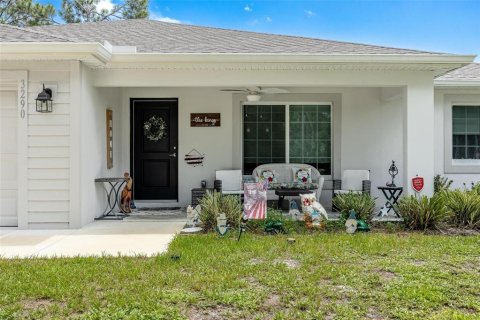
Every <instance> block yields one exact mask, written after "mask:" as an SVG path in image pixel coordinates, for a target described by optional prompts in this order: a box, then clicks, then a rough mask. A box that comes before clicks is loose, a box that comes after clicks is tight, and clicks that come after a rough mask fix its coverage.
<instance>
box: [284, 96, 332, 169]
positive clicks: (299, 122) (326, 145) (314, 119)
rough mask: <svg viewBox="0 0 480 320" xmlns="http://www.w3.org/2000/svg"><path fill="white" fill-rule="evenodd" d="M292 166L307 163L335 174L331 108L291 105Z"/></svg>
mask: <svg viewBox="0 0 480 320" xmlns="http://www.w3.org/2000/svg"><path fill="white" fill-rule="evenodd" d="M289 109H290V111H289V113H290V114H289V115H290V141H289V144H290V156H289V159H290V163H305V164H309V165H312V166H314V167H315V168H317V169H318V170H319V171H320V173H321V174H322V175H329V174H331V108H330V106H323V105H290V108H289Z"/></svg>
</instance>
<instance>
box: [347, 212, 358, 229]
mask: <svg viewBox="0 0 480 320" xmlns="http://www.w3.org/2000/svg"><path fill="white" fill-rule="evenodd" d="M357 226H358V221H357V215H356V214H355V211H354V210H350V216H349V217H348V219H347V221H345V227H346V231H347V233H350V234H352V233H355V231H357Z"/></svg>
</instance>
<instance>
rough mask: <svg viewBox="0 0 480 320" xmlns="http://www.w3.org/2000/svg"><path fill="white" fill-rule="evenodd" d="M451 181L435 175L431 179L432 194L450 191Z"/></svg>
mask: <svg viewBox="0 0 480 320" xmlns="http://www.w3.org/2000/svg"><path fill="white" fill-rule="evenodd" d="M452 183H453V180H450V179H448V178H447V177H442V176H441V175H439V174H437V175H436V176H435V178H434V179H433V190H434V193H439V192H442V191H446V190H448V189H450V186H451V185H452Z"/></svg>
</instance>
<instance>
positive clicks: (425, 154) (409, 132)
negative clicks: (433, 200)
mask: <svg viewBox="0 0 480 320" xmlns="http://www.w3.org/2000/svg"><path fill="white" fill-rule="evenodd" d="M433 97H434V90H433V77H422V78H421V79H418V80H416V81H415V82H412V83H409V84H408V86H407V87H406V88H405V106H404V110H403V111H404V112H403V170H402V168H399V169H400V170H402V173H403V181H404V183H403V187H404V193H405V194H414V193H415V192H414V191H413V189H412V187H411V179H412V178H413V177H415V176H416V175H419V176H421V177H423V178H424V179H425V187H424V189H423V191H422V194H423V195H427V196H431V195H432V194H433V177H434V164H435V162H434V143H435V139H434V99H433Z"/></svg>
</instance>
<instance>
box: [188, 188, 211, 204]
mask: <svg viewBox="0 0 480 320" xmlns="http://www.w3.org/2000/svg"><path fill="white" fill-rule="evenodd" d="M213 190H215V189H213V188H194V189H192V207H196V206H197V205H198V203H199V202H200V199H202V198H203V196H204V195H205V193H207V191H210V192H213Z"/></svg>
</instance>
